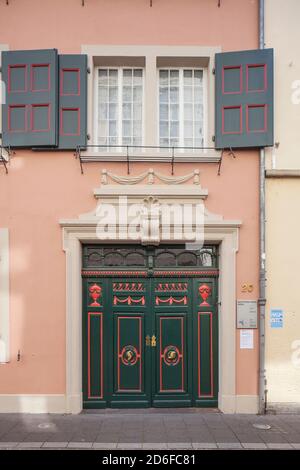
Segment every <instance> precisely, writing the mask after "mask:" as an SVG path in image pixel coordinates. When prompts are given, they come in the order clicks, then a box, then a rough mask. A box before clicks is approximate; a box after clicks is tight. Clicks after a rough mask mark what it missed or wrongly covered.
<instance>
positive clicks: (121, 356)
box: [117, 315, 142, 393]
mask: <svg viewBox="0 0 300 470" xmlns="http://www.w3.org/2000/svg"><path fill="white" fill-rule="evenodd" d="M123 319H130V320H133V319H135V320H138V321H139V348H138V350H137V349H136V348H134V349H135V351H136V359H137V360H136V362H135V363H134V364H133V365H135V364H136V363H137V362H138V361H139V362H140V364H139V388H134V389H128V388H120V362H121V361H122V359H123V354H124V347H123V348H122V351H120V349H121V348H120V320H123ZM117 330H118V340H117V341H118V389H117V392H127V393H130V392H141V391H142V356H141V352H142V319H141V317H132V316H124V315H123V316H119V317H118V326H117ZM131 347H132V346H131ZM122 362H123V361H122Z"/></svg>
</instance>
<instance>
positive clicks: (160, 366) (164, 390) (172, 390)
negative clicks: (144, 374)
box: [159, 317, 185, 393]
mask: <svg viewBox="0 0 300 470" xmlns="http://www.w3.org/2000/svg"><path fill="white" fill-rule="evenodd" d="M163 320H180V322H181V352H180V351H179V349H178V351H179V355H180V358H179V361H178V363H177V364H176V365H178V364H179V363H180V361H181V388H178V389H169V388H168V389H165V388H163V380H162V362H163V360H164V351H165V349H166V348H164V351H163V350H162V321H163ZM183 329H184V322H183V318H182V317H163V318H162V317H160V319H159V330H160V331H159V391H160V392H163V393H165V392H167V393H169V392H171V393H172V392H184V391H185V390H184V356H183V351H184V334H183Z"/></svg>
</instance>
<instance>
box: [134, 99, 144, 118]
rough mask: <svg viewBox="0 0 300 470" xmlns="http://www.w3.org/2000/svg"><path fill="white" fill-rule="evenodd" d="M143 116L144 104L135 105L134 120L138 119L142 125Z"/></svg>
mask: <svg viewBox="0 0 300 470" xmlns="http://www.w3.org/2000/svg"><path fill="white" fill-rule="evenodd" d="M142 116H143V111H142V104H139V103H137V104H136V103H134V105H133V117H134V119H138V120H140V122H141V123H142Z"/></svg>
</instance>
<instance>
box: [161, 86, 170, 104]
mask: <svg viewBox="0 0 300 470" xmlns="http://www.w3.org/2000/svg"><path fill="white" fill-rule="evenodd" d="M159 101H160V103H168V101H169V89H168V88H167V87H163V88H162V87H161V88H160V89H159Z"/></svg>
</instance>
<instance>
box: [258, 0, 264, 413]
mask: <svg viewBox="0 0 300 470" xmlns="http://www.w3.org/2000/svg"><path fill="white" fill-rule="evenodd" d="M264 47H265V1H264V0H259V48H260V49H264ZM265 192H266V189H265V149H264V148H262V149H260V158H259V227H260V237H259V299H258V304H259V313H260V315H259V413H260V414H265V412H266V375H265V306H266V268H265V260H266V250H265V244H266V225H265V223H266V207H265Z"/></svg>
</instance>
